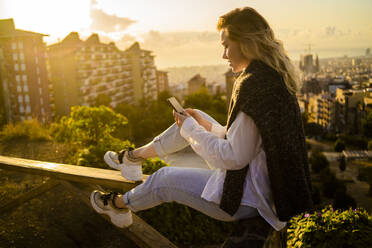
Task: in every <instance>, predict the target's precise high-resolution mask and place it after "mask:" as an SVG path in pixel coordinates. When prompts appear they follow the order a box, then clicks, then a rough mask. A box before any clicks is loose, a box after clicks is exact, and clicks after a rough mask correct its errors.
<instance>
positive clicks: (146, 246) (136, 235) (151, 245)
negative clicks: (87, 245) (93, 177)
mask: <svg viewBox="0 0 372 248" xmlns="http://www.w3.org/2000/svg"><path fill="white" fill-rule="evenodd" d="M63 185H64V186H66V187H67V188H69V189H70V190H71V191H73V192H75V193H77V194H78V195H79V196H80V198H81V200H83V202H85V203H86V204H87V205H89V206H90V207H91V203H90V200H89V197H90V193H91V192H92V191H93V190H94V189H95V188H94V187H92V186H87V185H82V184H79V183H71V182H63ZM132 215H133V224H132V225H131V226H129V227H128V228H118V227H117V228H118V229H119V230H120V231H121V232H122V233H123V234H124V235H125V236H126V237H128V238H130V239H131V240H133V242H135V243H136V244H137V245H138V246H139V247H141V248H177V246H176V245H174V244H173V243H172V242H170V241H169V240H168V239H167V238H165V237H164V236H163V235H161V234H160V233H159V232H158V231H156V230H155V229H154V228H153V227H152V226H150V225H149V224H147V223H146V222H145V221H143V220H142V219H141V218H140V217H138V216H137V215H135V214H134V213H132ZM101 216H102V217H103V218H105V219H106V220H107V221H109V222H110V223H111V221H110V218H109V217H108V216H107V215H101ZM115 227H116V226H115Z"/></svg>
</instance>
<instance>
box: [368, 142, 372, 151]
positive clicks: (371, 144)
mask: <svg viewBox="0 0 372 248" xmlns="http://www.w3.org/2000/svg"><path fill="white" fill-rule="evenodd" d="M368 150H369V151H371V150H372V140H370V141H368Z"/></svg>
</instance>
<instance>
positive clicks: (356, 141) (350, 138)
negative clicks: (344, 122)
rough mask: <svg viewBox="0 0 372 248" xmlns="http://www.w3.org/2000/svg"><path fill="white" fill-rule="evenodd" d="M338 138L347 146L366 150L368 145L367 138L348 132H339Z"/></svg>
mask: <svg viewBox="0 0 372 248" xmlns="http://www.w3.org/2000/svg"><path fill="white" fill-rule="evenodd" d="M339 138H340V139H341V140H342V141H343V142H344V144H345V145H346V146H347V147H349V146H353V147H356V148H358V149H362V150H366V149H367V146H368V142H367V138H366V137H359V136H354V135H348V134H341V135H340V136H339Z"/></svg>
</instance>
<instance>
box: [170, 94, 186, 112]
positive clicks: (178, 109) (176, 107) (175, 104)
mask: <svg viewBox="0 0 372 248" xmlns="http://www.w3.org/2000/svg"><path fill="white" fill-rule="evenodd" d="M167 100H168V102H169V103H170V105H171V106H172V107H173V109H174V111H176V112H177V113H179V114H183V113H184V112H185V110H184V109H183V107H182V106H181V104H180V103H179V102H178V101H177V99H176V98H175V97H174V96H172V97H170V98H168V99H167Z"/></svg>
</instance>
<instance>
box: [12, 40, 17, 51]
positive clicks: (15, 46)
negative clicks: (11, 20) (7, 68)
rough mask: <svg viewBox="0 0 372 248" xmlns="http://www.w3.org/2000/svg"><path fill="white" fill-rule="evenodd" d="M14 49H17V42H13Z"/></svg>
mask: <svg viewBox="0 0 372 248" xmlns="http://www.w3.org/2000/svg"><path fill="white" fill-rule="evenodd" d="M12 49H13V50H15V49H17V43H15V42H12Z"/></svg>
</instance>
